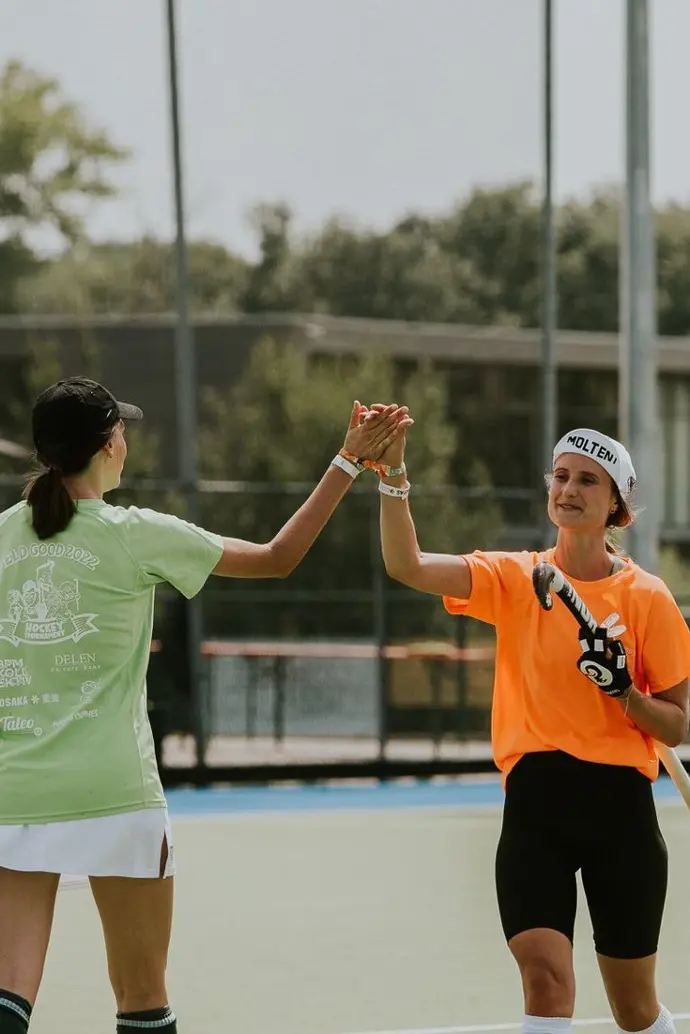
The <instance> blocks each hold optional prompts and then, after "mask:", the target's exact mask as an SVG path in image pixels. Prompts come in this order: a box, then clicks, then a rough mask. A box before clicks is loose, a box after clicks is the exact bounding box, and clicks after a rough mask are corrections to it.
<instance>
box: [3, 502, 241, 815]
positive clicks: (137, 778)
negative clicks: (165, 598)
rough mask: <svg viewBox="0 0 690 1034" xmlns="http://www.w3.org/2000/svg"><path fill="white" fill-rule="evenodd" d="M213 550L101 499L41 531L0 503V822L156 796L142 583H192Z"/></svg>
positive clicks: (194, 587)
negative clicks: (43, 535) (48, 534)
mask: <svg viewBox="0 0 690 1034" xmlns="http://www.w3.org/2000/svg"><path fill="white" fill-rule="evenodd" d="M222 551H223V545H222V539H221V538H220V536H218V535H214V534H211V533H210V532H208V531H204V530H202V529H201V528H197V527H195V526H194V525H192V524H188V523H186V522H185V521H182V520H180V519H179V518H177V517H171V516H169V515H167V514H161V513H156V512H155V511H154V510H143V509H137V508H135V507H130V508H129V509H125V508H122V507H117V506H109V505H108V504H107V503H105V502H103V500H96V499H88V500H84V499H82V500H80V501H79V503H78V504H77V513H76V515H75V516H74V518H73V519H72V521H71V522H70V524H69V527H68V528H67V529H66V530H65V531H63V532H60V533H59V534H58V535H55V536H54V537H53V538H51V539H48V540H45V541H41V540H39V539H38V538H37V536H36V535H35V533H34V531H33V530H32V528H31V511H30V509H29V508H28V507H27V505H26V504H25V503H19V504H17V505H16V506H14V507H12V508H11V509H9V510H6V511H5V512H4V513H2V514H0V824H4V823H36V822H57V821H62V820H66V819H75V818H90V817H94V816H97V815H114V814H117V813H118V812H125V811H134V810H137V809H140V808H160V807H162V806H163V805H164V796H163V789H162V786H161V783H160V778H159V775H158V770H157V766H156V759H155V752H154V746H153V739H152V736H151V730H150V726H149V721H148V714H147V705H146V669H147V666H148V661H149V653H150V645H151V633H152V628H153V604H154V593H155V586H156V585H157V584H158V583H159V582H169V583H170V584H171V585H173V586H175V588H177V589H179V590H180V592H182V593H183V594H184V595H185V596H186V597H187V598H190V597H192V596H194V595H195V594H196V593H197V592H199V590H200V589H201V588H202V586H203V585H204V583H205V581H206V579H207V578H208V576H209V574H210V573H211V572H212V571H213V569H214V567H215V566H216V564H217V563H218V561H219V559H220V557H221V555H222Z"/></svg>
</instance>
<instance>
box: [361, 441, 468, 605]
mask: <svg viewBox="0 0 690 1034" xmlns="http://www.w3.org/2000/svg"><path fill="white" fill-rule="evenodd" d="M405 430H406V429H402V430H401V433H400V434H399V435H397V436H396V438H395V439H394V440H393V441H392V442H391V445H390V446H389V447H388V449H387V450H386V452H385V454H384V456H383V457H382V461H383V462H384V463H385V464H386V465H387V466H388V467H391V468H393V469H396V468H399V467H402V466H404V455H405ZM379 490H380V492H381V547H382V550H383V560H384V563H385V565H386V571H387V572H388V574H389V575H390V576H391V578H395V580H396V581H398V582H402V583H403V585H409V586H410V588H411V589H418V590H419V591H420V592H429V593H434V594H436V595H438V596H456V597H457V598H458V599H467V598H468V597H469V595H470V592H471V590H472V576H471V574H470V568H469V564H468V563H467V561H466V560H465V559H464V557H461V556H455V555H453V554H452V553H423V552H422V551H421V550H420V548H419V543H418V541H417V532H416V529H415V526H414V521H413V520H412V513H411V511H410V505H409V502H408V499H407V493H408V492H409V483H408V481H407V474H406V473H401V474H394V475H391V476H385V477H382V478H381V483H380V485H379ZM388 493H390V494H388Z"/></svg>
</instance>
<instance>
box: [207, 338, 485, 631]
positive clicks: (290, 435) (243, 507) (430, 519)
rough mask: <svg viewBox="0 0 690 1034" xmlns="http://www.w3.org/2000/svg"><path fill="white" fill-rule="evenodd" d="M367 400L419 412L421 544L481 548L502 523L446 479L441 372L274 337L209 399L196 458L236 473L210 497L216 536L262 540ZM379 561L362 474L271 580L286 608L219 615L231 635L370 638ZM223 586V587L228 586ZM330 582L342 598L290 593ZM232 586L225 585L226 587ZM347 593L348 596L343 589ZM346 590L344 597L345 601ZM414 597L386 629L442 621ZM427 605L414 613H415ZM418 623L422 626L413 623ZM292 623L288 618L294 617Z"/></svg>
mask: <svg viewBox="0 0 690 1034" xmlns="http://www.w3.org/2000/svg"><path fill="white" fill-rule="evenodd" d="M355 398H358V399H360V400H361V401H364V402H365V403H367V402H368V403H371V402H374V401H391V400H395V399H396V398H400V399H402V398H404V400H405V402H406V404H409V406H410V410H411V412H412V415H413V416H414V418H415V421H416V423H415V426H414V427H413V428H412V429H411V431H410V434H409V441H408V465H409V469H410V477H411V479H412V481H413V483H414V485H415V489H416V491H415V500H414V508H415V515H416V519H417V524H418V529H419V534H420V540H421V541H422V542H423V543H426V548H428V549H433V550H438V551H445V550H458V551H459V550H462V549H471V548H474V547H477V546H478V545H480V544H483V545H487V544H488V543H489V542H490V541H491V537H492V532H493V531H495V530H496V528H497V522H498V517H497V512H496V509H495V508H494V507H493V506H492V505H491V504H490V502H488V501H487V499H485V498H482V497H481V495H480V496H479V497H478V498H477V499H475V500H473V501H472V502H471V503H468V502H467V501H461V500H460V499H459V498H458V497H457V496H456V495H454V494H453V491H452V490H446V491H443V492H439V491H438V486H447V485H449V484H450V480H451V478H450V471H451V465H452V463H453V460H454V458H455V457H456V456H457V455H458V454H462V453H463V450H464V448H465V445H464V443H463V441H462V440H461V437H460V434H459V432H458V429H457V427H455V426H453V425H452V424H451V423H450V422H449V420H448V417H447V401H448V400H447V397H446V386H445V379H444V377H443V375H442V374H441V373H439V372H436V371H434V370H433V369H432V368H431V367H430V366H428V365H425V364H422V365H420V366H418V367H417V368H415V369H414V370H412V371H411V372H408V373H407V374H402V373H400V372H399V371H398V370H397V369H396V367H395V365H394V364H393V362H391V361H390V360H388V359H385V358H380V357H379V358H374V357H371V356H359V357H344V358H332V357H328V358H324V357H319V358H317V357H313V356H309V355H307V354H306V353H305V352H304V350H302V349H297V348H293V347H291V346H290V345H278V344H277V343H276V342H275V341H274V340H272V339H270V338H266V339H263V340H262V341H261V342H259V343H258V345H257V346H256V347H255V349H254V351H253V353H252V356H251V359H250V362H249V364H248V366H247V368H246V370H245V373H244V375H243V376H242V378H241V379H240V381H238V383H237V384H236V386H235V387H234V388H233V389H232V390H231V392H230V393H229V394H226V393H221V392H219V391H215V390H211V391H208V392H207V393H206V396H205V399H204V407H203V414H204V430H203V433H202V435H201V440H200V447H199V456H200V465H201V470H202V476H203V477H204V478H208V479H212V480H214V481H226V482H227V481H232V482H234V483H235V486H234V487H235V491H233V492H231V493H224V494H221V493H218V494H205V495H204V497H203V507H204V512H203V520H204V524H205V525H206V526H207V527H213V528H215V529H217V530H218V531H220V532H221V533H223V534H227V535H236V536H238V537H240V538H249V539H252V540H255V541H268V540H270V538H271V537H272V536H273V535H274V534H275V533H276V531H277V530H278V529H279V528H280V526H281V524H282V523H283V521H284V520H285V519H287V517H288V516H289V515H290V514H291V513H292V512H293V511H294V510H295V509H296V508H297V506H298V505H299V503H300V502H301V501H302V500H303V499H304V498H305V497H306V495H307V494H308V492H309V491H310V488H311V486H312V484H313V483H314V482H315V481H316V480H318V478H319V477H321V475H322V473H323V471H324V470H325V469H326V467H327V465H328V463H329V462H330V460H331V459H332V458H333V455H334V454H335V452H337V450H338V449H339V448H340V446H341V445H342V440H343V437H344V435H345V428H346V423H347V417H348V415H349V413H350V409H351V406H352V401H353V399H355ZM470 461H471V458H470V457H468V466H471V474H470V476H469V479H470V481H471V483H472V484H473V485H474V486H475V487H481V486H485V485H486V475H485V472H484V471H483V470H482V469H481V468H480V467H479V466H478V465H477V464H476V463H471V462H470ZM379 563H380V545H379V536H378V494H377V493H376V476H375V475H374V474H373V473H371V472H368V471H367V472H365V473H364V474H363V475H362V476H361V477H360V479H358V482H357V483H356V485H355V486H354V488H353V491H352V492H350V493H349V495H348V497H347V499H345V500H344V502H343V503H342V505H341V506H340V507H339V508H338V511H337V512H336V514H335V515H334V517H333V518H332V519H331V521H330V522H329V524H328V526H327V527H326V529H325V531H324V532H323V534H322V535H321V537H320V539H319V541H318V542H317V544H316V545H315V546H314V548H313V550H312V551H311V552H310V554H309V555H308V557H307V558H306V560H305V561H304V563H303V564H302V565H300V567H299V568H298V569H297V571H296V572H295V573H294V574H293V575H292V576H291V578H290V586H289V590H286V589H285V587H284V586H283V585H282V584H281V583H277V584H276V583H268V587H267V586H266V585H264V586H263V587H262V591H265V592H267V593H271V592H275V596H274V597H273V599H275V600H276V601H279V600H281V599H283V595H282V594H284V593H285V592H286V591H288V592H289V593H291V594H293V595H292V599H293V602H292V603H291V604H290V606H289V607H280V606H272V607H263V608H262V607H258V609H257V610H256V611H254V612H252V613H251V614H250V613H249V611H247V609H246V608H244V609H243V608H239V609H238V610H237V613H236V614H235V615H234V616H233V617H232V618H229V617H228V611H227V609H225V610H224V611H223V613H224V614H225V618H224V620H225V621H226V622H229V623H230V624H231V625H232V626H233V628H237V634H240V629H241V628H242V627H244V625H245V624H246V627H247V628H252V629H253V631H254V634H257V630H258V629H262V630H263V633H264V634H274V635H275V634H288V633H289V634H291V635H297V634H309V633H311V634H323V633H328V632H329V630H330V634H331V635H333V634H334V631H333V629H334V628H336V629H337V630H338V633H339V634H343V633H349V634H353V633H357V634H363V635H367V634H368V635H370V634H371V621H372V618H371V604H370V602H369V603H367V602H365V598H364V597H365V596H366V594H367V593H368V592H369V591H370V590H371V587H372V581H373V578H374V577H375V568H376V565H378V564H379ZM226 588H227V587H226ZM314 590H317V591H319V592H322V593H326V596H327V595H328V592H329V591H335V590H337V593H338V596H339V602H338V603H336V602H335V600H334V601H333V602H332V605H330V604H329V605H326V604H325V603H324V605H323V606H318V605H315V603H314V602H313V601H312V602H311V603H309V602H308V601H306V600H305V602H304V605H303V606H302V607H300V604H299V600H297V599H296V597H295V596H294V593H295V592H297V593H298V594H299V592H300V591H303V592H306V591H309V592H312V591H314ZM230 591H232V588H231V587H230ZM348 594H349V597H348ZM348 598H350V600H351V603H350V605H348ZM431 603H432V601H430V600H424V599H423V598H422V597H420V596H419V594H416V599H415V600H409V601H408V602H407V603H406V605H405V606H404V607H400V608H399V609H396V616H395V621H394V629H392V630H391V631H392V633H395V632H397V633H398V634H402V632H403V630H405V631H409V632H410V633H411V634H414V635H419V634H421V633H422V632H423V631H424V630H425V629H426V631H427V632H428V631H431V630H434V629H436V630H437V631H438V629H439V627H443V628H446V624H445V622H444V615H443V608H442V607H439V606H438V601H433V606H432V605H431ZM420 609H421V610H422V611H423V615H424V616H423V618H422V619H420V616H419V611H420ZM420 621H421V623H420ZM291 623H292V624H291Z"/></svg>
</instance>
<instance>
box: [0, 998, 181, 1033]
mask: <svg viewBox="0 0 690 1034" xmlns="http://www.w3.org/2000/svg"><path fill="white" fill-rule="evenodd" d="M138 1030H139V1031H144V1030H149V1031H161V1034H177V1020H176V1019H175V1013H174V1012H173V1011H172V1009H171V1008H170V1006H169V1005H164V1006H163V1008H162V1009H148V1010H147V1011H146V1012H119V1013H118V1014H117V1034H135V1031H138ZM0 1034H4V1032H3V1030H2V1028H0ZM12 1034H14V1031H12ZM22 1034H23V1032H22Z"/></svg>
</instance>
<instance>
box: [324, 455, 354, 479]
mask: <svg viewBox="0 0 690 1034" xmlns="http://www.w3.org/2000/svg"><path fill="white" fill-rule="evenodd" d="M331 466H332V467H340V469H341V470H344V471H345V473H346V474H349V475H350V477H351V478H352V480H353V481H354V480H355V478H356V477H357V475H358V474H360V473H361V471H360V470H359V468H358V467H356V466H355V465H354V463H350V461H349V460H346V459H345V457H344V456H341V455H340V453H338V455H337V456H334V457H333V459H332V460H331Z"/></svg>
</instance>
